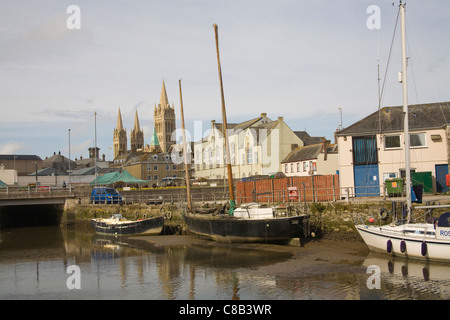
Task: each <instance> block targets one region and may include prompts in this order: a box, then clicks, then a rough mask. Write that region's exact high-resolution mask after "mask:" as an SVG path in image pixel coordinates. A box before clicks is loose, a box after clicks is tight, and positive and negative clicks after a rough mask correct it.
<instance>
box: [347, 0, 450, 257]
mask: <svg viewBox="0 0 450 320" xmlns="http://www.w3.org/2000/svg"><path fill="white" fill-rule="evenodd" d="M405 6H406V4H402V2H401V1H400V5H399V10H400V14H401V42H402V50H401V51H402V72H401V74H400V76H399V80H401V82H402V89H403V114H404V122H403V126H404V137H405V167H406V172H405V174H406V177H405V190H406V204H405V207H406V213H407V215H406V216H407V219H406V221H394V222H393V223H391V224H389V225H383V226H375V225H368V224H359V225H356V226H355V227H356V230H357V231H358V232H359V234H360V235H361V237H362V238H363V240H364V242H365V243H366V245H367V246H368V247H369V249H371V250H372V251H375V252H384V253H388V254H391V255H394V256H402V257H407V258H417V259H425V260H436V261H446V262H450V224H449V218H450V212H446V213H443V214H442V215H441V216H440V217H439V218H438V219H435V221H429V222H427V223H414V222H412V221H411V215H412V201H411V198H412V194H413V193H412V186H411V176H410V171H411V170H410V151H409V149H410V140H409V119H408V91H407V89H408V87H407V77H406V71H407V69H406V68H407V60H406V39H405ZM437 207H441V206H420V207H415V208H421V209H433V208H437Z"/></svg>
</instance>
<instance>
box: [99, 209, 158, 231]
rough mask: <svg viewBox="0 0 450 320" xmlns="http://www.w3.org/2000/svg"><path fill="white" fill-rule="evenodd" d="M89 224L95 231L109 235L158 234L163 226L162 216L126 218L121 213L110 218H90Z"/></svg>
mask: <svg viewBox="0 0 450 320" xmlns="http://www.w3.org/2000/svg"><path fill="white" fill-rule="evenodd" d="M91 225H92V227H93V228H94V229H95V231H96V232H97V233H102V234H111V235H136V234H145V235H158V234H160V233H161V231H162V229H163V227H164V217H163V216H161V217H150V218H144V219H137V220H127V219H125V218H124V217H123V216H122V215H121V214H114V215H113V216H112V217H111V218H98V219H92V220H91Z"/></svg>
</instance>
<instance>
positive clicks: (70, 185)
mask: <svg viewBox="0 0 450 320" xmlns="http://www.w3.org/2000/svg"><path fill="white" fill-rule="evenodd" d="M70 173H71V172H70V128H69V190H70V189H71V187H72V184H71V180H70Z"/></svg>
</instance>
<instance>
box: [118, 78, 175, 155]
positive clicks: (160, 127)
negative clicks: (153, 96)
mask: <svg viewBox="0 0 450 320" xmlns="http://www.w3.org/2000/svg"><path fill="white" fill-rule="evenodd" d="M168 101H169V100H168V98H167V92H166V86H165V83H164V80H163V83H162V89H161V97H160V99H159V104H158V106H156V104H155V107H154V112H153V122H154V129H153V135H152V137H151V142H150V145H147V146H145V145H144V131H143V130H142V129H141V128H140V125H139V117H138V112H137V110H136V114H135V117H134V127H133V130H131V135H130V150H128V144H127V131H126V129H125V128H124V127H123V122H122V115H121V113H120V108H119V114H118V116H117V125H116V128H115V129H114V135H113V145H114V159H116V158H118V157H120V156H122V157H123V156H126V155H127V154H135V153H136V152H163V153H165V152H169V151H170V149H171V146H172V145H173V144H174V143H175V141H172V139H171V138H172V132H173V131H175V129H176V126H175V108H174V105H173V104H172V106H170V104H169V102H168Z"/></svg>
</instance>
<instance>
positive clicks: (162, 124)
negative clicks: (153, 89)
mask: <svg viewBox="0 0 450 320" xmlns="http://www.w3.org/2000/svg"><path fill="white" fill-rule="evenodd" d="M153 121H154V125H155V130H156V134H157V138H158V141H159V145H160V147H161V149H162V152H169V150H170V147H171V146H172V145H174V144H175V141H172V132H174V131H175V129H176V126H175V108H174V105H173V104H172V106H170V104H169V99H168V98H167V92H166V85H165V83H164V80H163V84H162V89H161V97H160V99H159V104H158V106H156V104H155V109H154V112H153Z"/></svg>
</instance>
